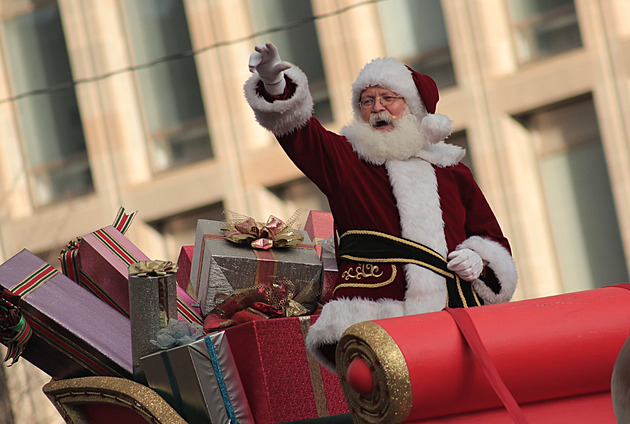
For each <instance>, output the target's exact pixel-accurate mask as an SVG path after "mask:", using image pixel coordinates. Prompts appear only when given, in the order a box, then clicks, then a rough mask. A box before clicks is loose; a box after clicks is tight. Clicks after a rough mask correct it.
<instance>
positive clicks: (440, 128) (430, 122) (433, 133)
mask: <svg viewBox="0 0 630 424" xmlns="http://www.w3.org/2000/svg"><path fill="white" fill-rule="evenodd" d="M420 130H421V131H422V135H423V136H424V138H425V139H426V140H427V141H429V142H430V143H433V144H435V143H439V142H440V141H442V140H444V139H445V138H446V137H448V136H449V135H450V134H451V132H452V131H453V126H452V121H451V120H450V119H449V118H448V116H446V115H441V114H436V113H431V114H428V115H426V116H425V117H424V118H422V122H421V123H420Z"/></svg>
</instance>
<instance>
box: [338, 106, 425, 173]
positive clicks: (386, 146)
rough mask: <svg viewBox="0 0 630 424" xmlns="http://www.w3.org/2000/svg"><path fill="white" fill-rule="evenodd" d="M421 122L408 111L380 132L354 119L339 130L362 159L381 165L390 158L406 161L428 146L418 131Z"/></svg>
mask: <svg viewBox="0 0 630 424" xmlns="http://www.w3.org/2000/svg"><path fill="white" fill-rule="evenodd" d="M420 122H421V120H420V119H418V118H417V117H416V116H415V115H413V114H412V113H409V112H408V111H407V112H405V113H404V114H403V116H401V117H400V118H399V119H396V120H394V121H393V124H394V128H393V129H392V130H391V131H379V130H376V129H374V128H373V127H372V126H371V125H370V124H369V123H367V122H363V121H362V120H360V119H357V118H355V119H354V121H352V122H351V123H350V124H348V125H347V126H345V127H343V128H342V129H341V134H342V135H343V136H345V137H346V138H347V139H348V142H350V145H351V146H352V149H353V150H354V151H355V153H356V154H357V155H358V156H359V157H360V158H361V159H363V160H364V161H366V162H369V163H373V164H374V165H382V164H384V163H385V162H386V161H389V160H407V159H410V158H413V157H417V156H418V155H419V154H420V151H421V150H422V149H423V148H424V147H425V146H426V145H427V141H426V140H425V138H424V137H423V135H422V132H421V130H420Z"/></svg>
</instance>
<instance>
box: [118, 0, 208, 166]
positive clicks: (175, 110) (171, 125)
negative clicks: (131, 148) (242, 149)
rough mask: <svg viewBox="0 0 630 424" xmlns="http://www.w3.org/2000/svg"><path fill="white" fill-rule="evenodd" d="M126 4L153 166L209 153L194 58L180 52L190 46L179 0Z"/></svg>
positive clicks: (192, 159) (181, 162)
mask: <svg viewBox="0 0 630 424" xmlns="http://www.w3.org/2000/svg"><path fill="white" fill-rule="evenodd" d="M124 5H125V11H126V17H127V22H128V27H129V33H130V37H129V38H130V42H131V47H132V52H133V53H132V55H133V63H134V65H136V66H138V65H141V66H140V67H139V69H138V70H137V74H136V75H137V79H138V84H139V87H140V93H141V97H142V104H143V110H144V116H145V120H146V125H147V128H148V131H149V136H150V140H151V147H152V148H151V149H150V154H151V156H152V160H153V164H154V166H155V168H156V169H157V170H164V169H167V168H172V167H175V166H179V165H185V164H188V163H191V162H195V161H198V160H202V159H206V158H209V157H212V155H213V152H212V144H211V142H210V133H209V131H208V124H207V122H206V113H205V108H204V104H203V99H202V96H201V88H200V85H199V78H198V75H197V67H196V65H195V58H194V56H193V55H181V53H183V52H188V53H189V52H191V51H192V44H191V41H190V34H189V32H188V22H187V20H186V13H185V10H184V5H183V2H182V0H125V1H124ZM165 58H166V59H165ZM148 64H150V65H148Z"/></svg>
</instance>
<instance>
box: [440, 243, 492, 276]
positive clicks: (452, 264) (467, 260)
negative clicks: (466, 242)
mask: <svg viewBox="0 0 630 424" xmlns="http://www.w3.org/2000/svg"><path fill="white" fill-rule="evenodd" d="M446 267H447V268H448V269H449V270H451V271H453V272H456V273H457V275H459V276H460V277H461V278H462V279H463V280H466V281H474V280H476V279H477V278H479V276H480V275H481V272H482V271H483V261H482V260H481V256H479V255H478V254H477V252H475V251H474V250H470V249H460V250H454V251H452V252H451V253H449V254H448V264H446Z"/></svg>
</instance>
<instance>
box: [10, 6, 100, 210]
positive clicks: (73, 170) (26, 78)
mask: <svg viewBox="0 0 630 424" xmlns="http://www.w3.org/2000/svg"><path fill="white" fill-rule="evenodd" d="M3 28H4V39H5V40H6V41H5V42H6V52H7V56H8V65H9V69H10V74H11V79H12V82H13V87H14V91H15V93H16V94H17V95H18V96H19V95H20V94H22V93H28V92H31V91H34V90H42V92H38V93H32V94H26V95H25V96H24V97H21V98H19V99H18V100H16V105H17V111H18V120H19V122H20V124H21V129H22V136H23V140H24V149H25V154H26V159H27V160H26V163H27V164H26V167H27V172H28V174H29V177H30V178H29V180H30V185H31V189H32V192H33V197H34V203H35V204H36V205H45V204H50V203H53V202H58V201H62V200H65V199H68V198H72V197H76V196H81V195H84V194H87V193H91V192H93V191H94V185H93V182H92V172H91V170H90V164H89V161H88V156H87V150H86V146H85V139H84V135H83V125H82V123H81V116H80V113H79V107H78V104H77V99H76V94H75V91H74V86H73V85H72V80H73V77H72V70H71V69H70V61H69V59H68V52H67V49H66V40H65V38H64V32H63V27H62V25H61V17H60V15H59V7H58V5H57V4H56V3H53V4H48V5H46V6H43V7H39V8H35V9H33V10H31V11H30V12H29V13H26V14H23V15H19V16H16V17H13V18H11V19H8V20H6V21H4V25H3ZM62 84H65V85H66V86H65V87H64V88H60V89H54V90H51V91H46V89H49V88H51V87H55V86H58V85H62Z"/></svg>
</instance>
